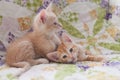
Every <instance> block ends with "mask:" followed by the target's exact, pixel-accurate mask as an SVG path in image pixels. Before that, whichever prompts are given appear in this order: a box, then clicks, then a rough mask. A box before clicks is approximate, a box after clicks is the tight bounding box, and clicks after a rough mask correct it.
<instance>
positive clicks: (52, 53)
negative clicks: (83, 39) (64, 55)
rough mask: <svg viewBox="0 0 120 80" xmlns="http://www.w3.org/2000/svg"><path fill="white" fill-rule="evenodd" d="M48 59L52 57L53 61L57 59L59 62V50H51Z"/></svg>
mask: <svg viewBox="0 0 120 80" xmlns="http://www.w3.org/2000/svg"><path fill="white" fill-rule="evenodd" d="M47 57H48V59H50V60H51V61H55V62H58V60H59V58H58V56H57V51H55V52H51V53H48V54H47Z"/></svg>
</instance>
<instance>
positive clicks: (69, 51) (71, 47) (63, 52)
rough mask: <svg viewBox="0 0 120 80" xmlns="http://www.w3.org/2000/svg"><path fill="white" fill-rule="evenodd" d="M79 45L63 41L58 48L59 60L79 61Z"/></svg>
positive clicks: (66, 61)
mask: <svg viewBox="0 0 120 80" xmlns="http://www.w3.org/2000/svg"><path fill="white" fill-rule="evenodd" d="M78 50H79V49H78V47H77V46H76V45H75V44H73V43H62V44H61V45H60V46H59V47H58V50H57V56H59V57H58V62H63V63H74V62H76V61H77V54H78Z"/></svg>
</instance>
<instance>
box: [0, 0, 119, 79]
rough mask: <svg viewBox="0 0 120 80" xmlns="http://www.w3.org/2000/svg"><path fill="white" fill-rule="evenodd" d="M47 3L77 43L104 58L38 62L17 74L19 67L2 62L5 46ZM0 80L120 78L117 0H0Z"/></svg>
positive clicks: (22, 30) (25, 27) (26, 29)
mask: <svg viewBox="0 0 120 80" xmlns="http://www.w3.org/2000/svg"><path fill="white" fill-rule="evenodd" d="M50 2H53V10H54V12H55V13H56V15H57V16H58V19H59V21H60V22H61V23H62V25H63V28H64V29H65V30H66V31H67V32H68V33H69V34H70V35H71V37H72V38H73V39H74V40H75V41H76V43H77V44H80V45H82V46H83V47H84V48H85V49H86V50H88V51H90V52H92V53H93V54H95V55H103V56H105V57H106V59H107V60H106V61H105V62H92V61H82V62H78V63H76V64H58V63H50V64H40V65H36V66H33V67H32V68H31V69H30V70H28V71H27V72H25V73H23V74H22V75H21V76H19V77H18V76H16V75H17V74H19V73H20V72H21V71H22V69H21V68H13V67H8V66H7V65H5V63H4V59H5V54H6V48H7V46H9V43H11V42H12V41H14V40H15V39H16V38H18V37H21V36H22V35H24V34H25V33H27V32H30V31H32V24H31V23H32V20H33V18H34V16H35V15H36V14H37V13H38V12H40V11H41V9H45V8H46V7H47V6H48V5H49V3H50ZM0 80H120V0H0Z"/></svg>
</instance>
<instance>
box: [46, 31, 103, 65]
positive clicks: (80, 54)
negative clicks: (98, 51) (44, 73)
mask: <svg viewBox="0 0 120 80" xmlns="http://www.w3.org/2000/svg"><path fill="white" fill-rule="evenodd" d="M61 40H62V42H61V44H60V45H59V46H58V49H57V51H54V52H51V53H48V54H47V57H48V58H49V59H50V60H51V61H55V62H61V63H75V62H77V61H102V60H103V59H104V58H103V57H102V56H96V55H92V54H91V53H90V52H88V51H85V50H84V49H83V48H82V46H80V45H78V44H76V43H74V42H73V41H72V40H71V39H70V37H68V35H67V34H66V33H62V36H61Z"/></svg>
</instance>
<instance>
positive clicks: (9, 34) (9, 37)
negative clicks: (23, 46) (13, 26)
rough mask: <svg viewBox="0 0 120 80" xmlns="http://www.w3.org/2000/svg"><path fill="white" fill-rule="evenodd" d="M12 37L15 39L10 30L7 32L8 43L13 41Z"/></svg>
mask: <svg viewBox="0 0 120 80" xmlns="http://www.w3.org/2000/svg"><path fill="white" fill-rule="evenodd" d="M14 39H15V35H14V34H12V33H11V32H9V33H8V43H10V42H12V41H14Z"/></svg>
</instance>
